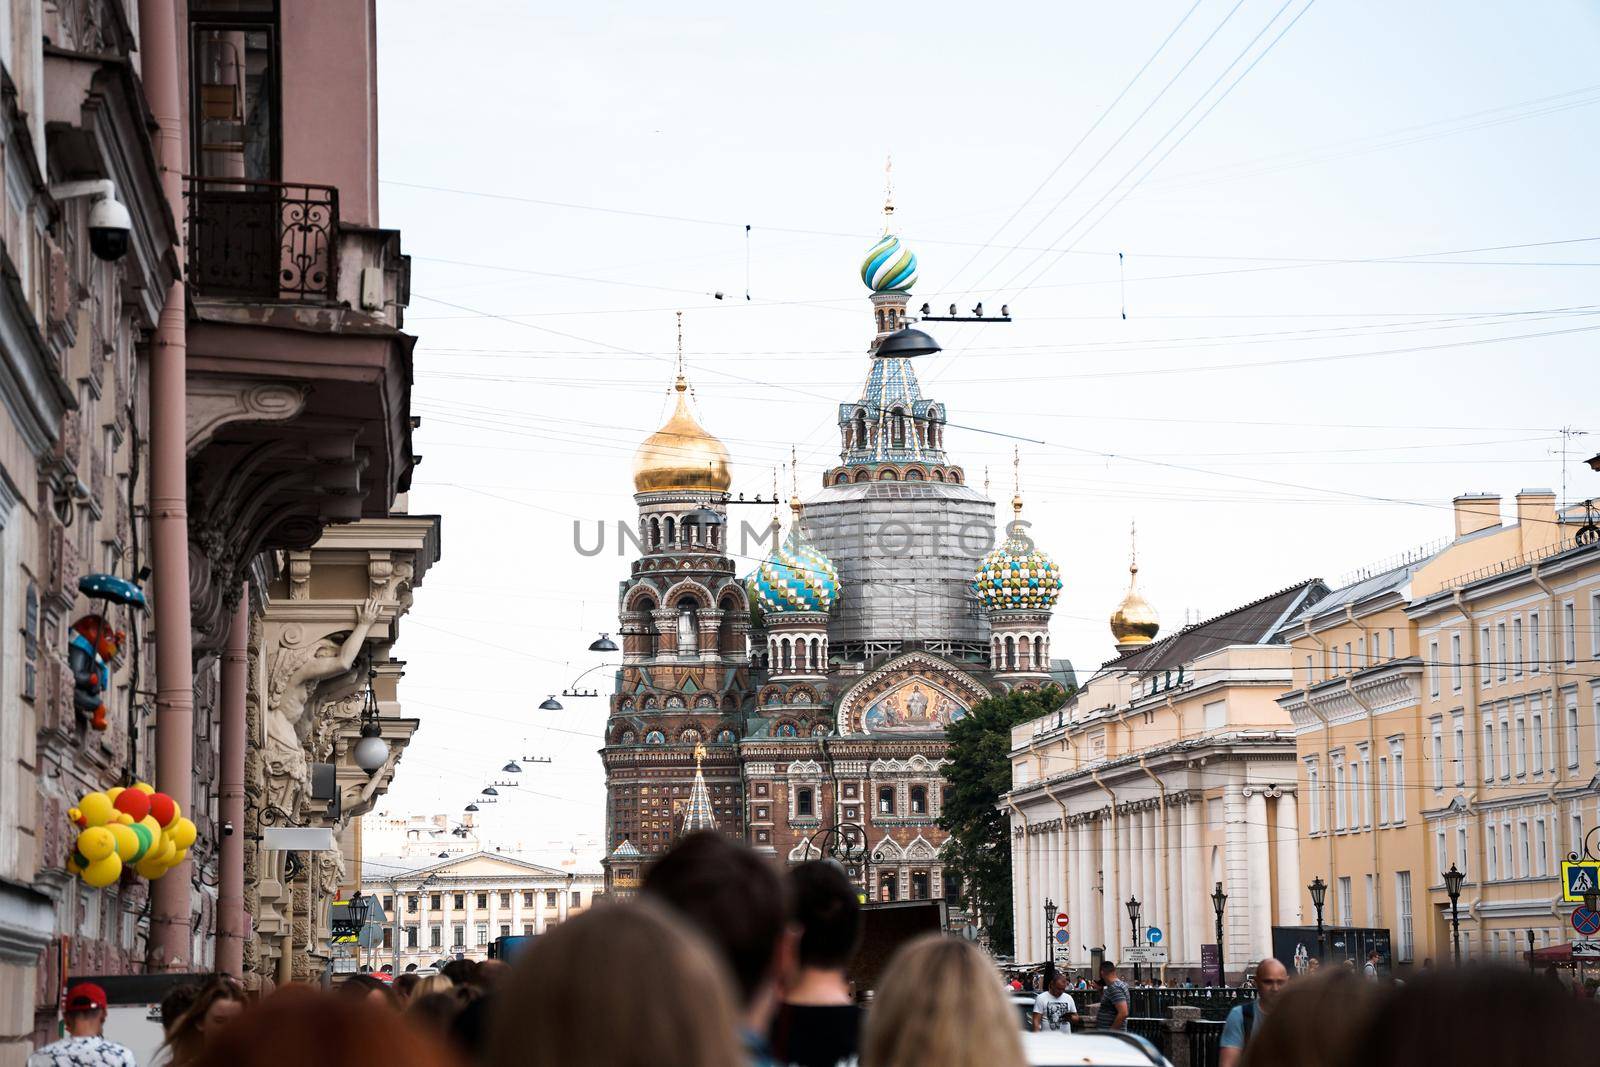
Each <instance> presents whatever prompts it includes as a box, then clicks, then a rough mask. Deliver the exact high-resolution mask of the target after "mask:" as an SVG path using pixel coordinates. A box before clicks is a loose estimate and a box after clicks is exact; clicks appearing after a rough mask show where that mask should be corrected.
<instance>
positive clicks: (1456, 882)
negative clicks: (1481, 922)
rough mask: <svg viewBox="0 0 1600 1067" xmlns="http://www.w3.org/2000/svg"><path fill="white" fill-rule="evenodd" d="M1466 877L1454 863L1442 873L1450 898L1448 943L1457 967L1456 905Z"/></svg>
mask: <svg viewBox="0 0 1600 1067" xmlns="http://www.w3.org/2000/svg"><path fill="white" fill-rule="evenodd" d="M1466 877H1467V876H1466V875H1464V874H1462V873H1461V872H1460V871H1459V870H1457V869H1456V865H1455V864H1454V863H1452V864H1451V865H1450V869H1449V870H1448V871H1445V872H1444V891H1445V894H1446V895H1447V896H1449V898H1450V942H1451V945H1452V947H1453V950H1454V953H1453V954H1454V956H1455V961H1456V966H1457V967H1459V966H1461V912H1460V909H1459V906H1458V904H1459V901H1460V900H1461V883H1462V882H1463V881H1465V880H1466Z"/></svg>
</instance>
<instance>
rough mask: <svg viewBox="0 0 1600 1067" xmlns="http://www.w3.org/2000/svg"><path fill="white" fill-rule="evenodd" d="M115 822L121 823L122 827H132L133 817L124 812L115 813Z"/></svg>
mask: <svg viewBox="0 0 1600 1067" xmlns="http://www.w3.org/2000/svg"><path fill="white" fill-rule="evenodd" d="M117 822H119V823H121V824H122V825H123V826H132V825H133V816H132V815H129V814H128V813H127V812H125V811H119V812H117Z"/></svg>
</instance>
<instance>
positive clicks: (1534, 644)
mask: <svg viewBox="0 0 1600 1067" xmlns="http://www.w3.org/2000/svg"><path fill="white" fill-rule="evenodd" d="M1542 637H1543V635H1541V634H1540V633H1539V613H1538V612H1537V611H1530V612H1528V670H1529V671H1530V672H1531V673H1533V674H1538V673H1539V671H1541V670H1542V669H1543V668H1544V664H1542V663H1540V662H1539V661H1540V659H1541V658H1542V657H1543V654H1542V653H1541V652H1540V651H1539V648H1540V646H1541V645H1543V644H1544V641H1543V640H1542Z"/></svg>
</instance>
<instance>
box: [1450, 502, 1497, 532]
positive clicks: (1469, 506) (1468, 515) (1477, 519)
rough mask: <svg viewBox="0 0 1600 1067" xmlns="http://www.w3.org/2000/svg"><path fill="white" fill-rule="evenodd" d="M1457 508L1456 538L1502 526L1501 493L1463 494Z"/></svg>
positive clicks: (1456, 504) (1456, 503)
mask: <svg viewBox="0 0 1600 1067" xmlns="http://www.w3.org/2000/svg"><path fill="white" fill-rule="evenodd" d="M1452 503H1454V504H1455V506H1456V536H1457V537H1465V536H1467V535H1468V534H1473V533H1477V532H1478V531H1479V530H1487V529H1489V528H1490V527H1493V526H1499V525H1500V494H1499V493H1463V494H1462V495H1461V496H1458V497H1456V498H1455V500H1454V501H1452Z"/></svg>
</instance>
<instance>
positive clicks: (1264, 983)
mask: <svg viewBox="0 0 1600 1067" xmlns="http://www.w3.org/2000/svg"><path fill="white" fill-rule="evenodd" d="M1288 984H1289V968H1287V967H1285V966H1284V965H1283V964H1282V963H1280V962H1278V960H1277V959H1275V958H1274V957H1272V956H1268V957H1267V958H1266V959H1264V960H1262V961H1261V962H1260V963H1258V964H1256V989H1257V990H1259V991H1260V997H1261V1006H1262V1007H1263V1008H1270V1007H1272V1005H1273V1003H1274V1002H1275V1001H1277V999H1278V994H1279V993H1281V992H1282V991H1283V987H1284V986H1286V985H1288Z"/></svg>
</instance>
